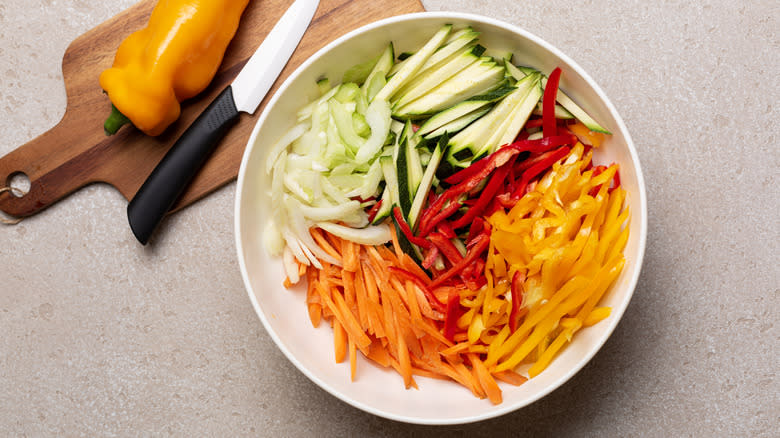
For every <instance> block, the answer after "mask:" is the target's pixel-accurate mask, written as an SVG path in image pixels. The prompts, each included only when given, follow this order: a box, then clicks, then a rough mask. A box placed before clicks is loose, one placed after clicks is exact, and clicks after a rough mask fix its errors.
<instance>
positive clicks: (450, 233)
mask: <svg viewBox="0 0 780 438" xmlns="http://www.w3.org/2000/svg"><path fill="white" fill-rule="evenodd" d="M436 230H437V231H438V232H439V233H441V234H442V235H443V236H444V237H446V238H448V239H454V238H455V230H453V229H452V226H450V224H449V222H447V221H441V222H439V224H438V225H437V226H436Z"/></svg>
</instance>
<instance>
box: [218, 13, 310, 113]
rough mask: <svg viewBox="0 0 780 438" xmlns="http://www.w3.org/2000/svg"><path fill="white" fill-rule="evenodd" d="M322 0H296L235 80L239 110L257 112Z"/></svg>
mask: <svg viewBox="0 0 780 438" xmlns="http://www.w3.org/2000/svg"><path fill="white" fill-rule="evenodd" d="M319 3H320V2H319V0H295V2H294V3H293V4H292V5H291V6H290V7H289V8H288V9H287V11H285V13H284V15H282V18H280V19H279V21H278V22H277V23H276V25H275V26H274V28H273V29H271V32H270V33H269V34H268V35H267V36H266V37H265V39H264V40H263V42H262V44H260V47H258V48H257V50H256V51H255V53H254V54H253V55H252V57H251V58H249V61H247V63H246V65H245V66H244V68H243V69H241V71H240V72H239V73H238V76H236V78H235V79H234V80H233V83H232V84H231V88H232V89H233V100H234V101H235V103H236V109H238V110H239V111H243V112H247V113H250V114H252V113H254V112H255V110H256V109H257V107H258V106H259V105H260V102H261V101H262V100H263V97H265V95H266V93H268V90H269V89H270V88H271V86H272V85H273V83H274V82H275V81H276V78H277V77H278V76H279V73H280V72H281V71H282V69H283V68H284V66H285V65H286V64H287V61H288V60H289V59H290V56H291V55H292V53H293V52H294V51H295V48H296V47H298V42H299V41H300V40H301V37H303V33H304V32H306V29H307V28H308V27H309V23H311V19H312V17H314V12H315V11H316V10H317V6H318V5H319Z"/></svg>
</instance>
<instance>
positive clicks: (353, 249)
mask: <svg viewBox="0 0 780 438" xmlns="http://www.w3.org/2000/svg"><path fill="white" fill-rule="evenodd" d="M341 248H342V249H341V252H342V254H344V257H343V258H342V260H341V263H342V265H343V266H344V270H346V271H349V272H355V271H357V268H358V266H359V262H358V254H357V248H358V246H357V245H356V244H355V242H352V241H351V240H346V239H344V240H342V241H341Z"/></svg>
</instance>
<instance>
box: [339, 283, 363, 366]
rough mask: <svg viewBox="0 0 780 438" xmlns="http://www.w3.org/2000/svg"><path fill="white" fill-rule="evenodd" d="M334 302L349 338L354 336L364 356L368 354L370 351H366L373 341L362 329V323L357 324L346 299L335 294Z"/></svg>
mask: <svg viewBox="0 0 780 438" xmlns="http://www.w3.org/2000/svg"><path fill="white" fill-rule="evenodd" d="M333 302H334V303H335V305H336V307H337V308H338V309H339V311H340V313H341V320H342V321H341V323H342V324H343V325H344V330H346V331H347V334H348V335H349V336H352V337H353V338H354V339H355V342H356V343H357V346H358V348H360V351H362V352H363V354H368V350H366V349H367V348H368V346H369V345H370V344H371V339H370V338H369V337H368V336H366V334H365V333H363V330H361V329H360V323H359V322H357V320H356V319H355V315H354V314H353V313H352V312H350V310H349V309H348V308H347V303H346V302H345V301H344V297H343V296H341V294H339V293H334V294H333ZM337 316H338V314H337Z"/></svg>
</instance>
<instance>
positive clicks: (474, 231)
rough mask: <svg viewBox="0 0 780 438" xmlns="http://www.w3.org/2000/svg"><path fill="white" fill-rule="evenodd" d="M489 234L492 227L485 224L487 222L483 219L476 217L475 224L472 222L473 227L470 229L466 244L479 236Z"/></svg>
mask: <svg viewBox="0 0 780 438" xmlns="http://www.w3.org/2000/svg"><path fill="white" fill-rule="evenodd" d="M489 232H490V225H488V223H487V222H485V220H484V219H482V218H481V217H476V218H474V222H472V223H471V226H470V227H469V234H468V236H467V237H466V242H472V241H474V238H475V237H477V236H478V235H480V234H482V233H489Z"/></svg>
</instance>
